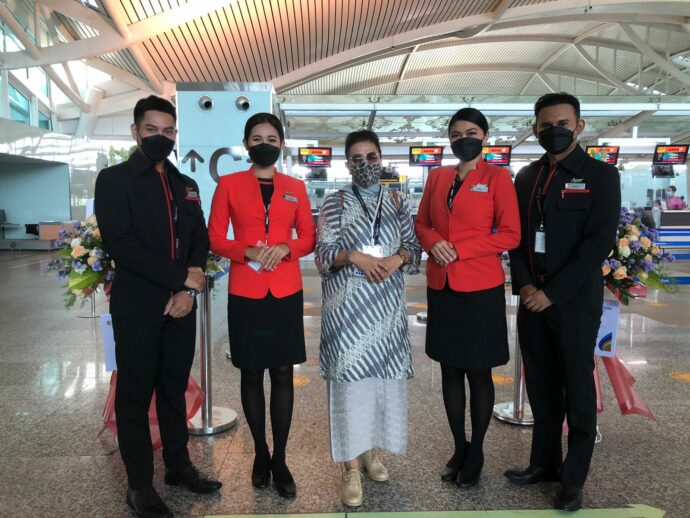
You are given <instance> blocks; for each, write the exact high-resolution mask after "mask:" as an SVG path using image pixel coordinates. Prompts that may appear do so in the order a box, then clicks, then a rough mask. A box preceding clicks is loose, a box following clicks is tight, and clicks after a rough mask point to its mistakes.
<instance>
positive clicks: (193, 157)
mask: <svg viewBox="0 0 690 518" xmlns="http://www.w3.org/2000/svg"><path fill="white" fill-rule="evenodd" d="M189 160H191V161H192V163H191V165H190V169H191V170H192V173H195V172H196V161H197V160H198V161H199V162H200V163H202V164H203V163H204V159H203V158H202V157H201V155H200V154H199V153H197V152H196V151H194V150H193V149H192V150H190V151H189V153H187V154H186V155H185V156H184V158H183V159H182V163H183V164H186V163H187V162H188V161H189Z"/></svg>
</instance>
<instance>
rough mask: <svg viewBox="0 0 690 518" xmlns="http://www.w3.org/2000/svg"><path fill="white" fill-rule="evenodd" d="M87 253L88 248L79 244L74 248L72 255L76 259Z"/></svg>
mask: <svg viewBox="0 0 690 518" xmlns="http://www.w3.org/2000/svg"><path fill="white" fill-rule="evenodd" d="M86 253H87V251H86V248H84V247H83V246H81V245H78V246H76V247H74V248H72V254H71V255H72V257H74V258H75V259H76V258H78V257H81V256H82V255H85V254H86Z"/></svg>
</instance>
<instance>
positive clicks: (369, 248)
mask: <svg viewBox="0 0 690 518" xmlns="http://www.w3.org/2000/svg"><path fill="white" fill-rule="evenodd" d="M362 253H363V254H369V255H373V256H374V257H383V247H382V246H381V245H364V246H363V247H362Z"/></svg>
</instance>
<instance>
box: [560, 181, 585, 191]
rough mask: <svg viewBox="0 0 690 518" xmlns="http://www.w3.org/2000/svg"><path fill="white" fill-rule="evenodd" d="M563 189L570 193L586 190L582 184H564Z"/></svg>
mask: <svg viewBox="0 0 690 518" xmlns="http://www.w3.org/2000/svg"><path fill="white" fill-rule="evenodd" d="M565 188H566V189H567V190H572V191H584V190H585V189H587V184H586V183H584V182H568V183H566V184H565Z"/></svg>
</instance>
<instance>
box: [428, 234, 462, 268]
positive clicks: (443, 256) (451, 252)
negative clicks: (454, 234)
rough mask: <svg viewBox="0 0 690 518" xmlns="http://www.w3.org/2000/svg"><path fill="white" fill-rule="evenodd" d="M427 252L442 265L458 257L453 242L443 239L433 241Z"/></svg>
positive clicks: (446, 264)
mask: <svg viewBox="0 0 690 518" xmlns="http://www.w3.org/2000/svg"><path fill="white" fill-rule="evenodd" d="M429 254H431V257H433V258H434V260H435V261H436V262H437V263H438V264H440V265H441V266H444V267H445V266H448V265H449V264H450V263H452V262H453V261H455V260H456V259H457V258H458V252H457V251H456V250H455V247H454V246H453V243H450V242H448V241H443V240H441V241H437V242H436V243H434V244H433V246H432V247H431V249H430V250H429Z"/></svg>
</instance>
